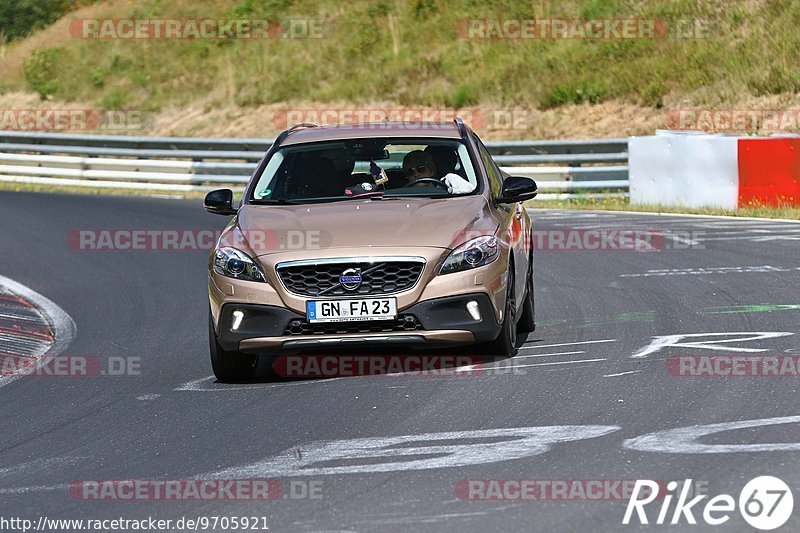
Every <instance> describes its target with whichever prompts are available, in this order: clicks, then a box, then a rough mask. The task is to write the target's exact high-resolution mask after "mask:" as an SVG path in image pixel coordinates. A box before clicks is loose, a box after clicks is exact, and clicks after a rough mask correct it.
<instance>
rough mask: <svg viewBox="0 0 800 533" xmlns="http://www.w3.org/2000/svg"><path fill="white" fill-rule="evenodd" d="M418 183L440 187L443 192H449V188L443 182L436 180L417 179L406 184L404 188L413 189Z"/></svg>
mask: <svg viewBox="0 0 800 533" xmlns="http://www.w3.org/2000/svg"><path fill="white" fill-rule="evenodd" d="M418 183H424V184H426V185H435V186H437V187H441V188H442V189H444V190H449V189H450V186H449V185H447V184H446V183H444V182H443V181H439V180H437V179H436V178H419V179H416V180H414V181H411V182H409V183H406V187H413V186H414V185H416V184H418Z"/></svg>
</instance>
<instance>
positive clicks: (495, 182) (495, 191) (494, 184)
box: [472, 134, 503, 197]
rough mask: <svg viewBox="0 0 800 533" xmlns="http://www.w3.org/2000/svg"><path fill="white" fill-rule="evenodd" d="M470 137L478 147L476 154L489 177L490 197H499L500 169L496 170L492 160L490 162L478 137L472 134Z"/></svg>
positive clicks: (487, 151)
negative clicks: (478, 155)
mask: <svg viewBox="0 0 800 533" xmlns="http://www.w3.org/2000/svg"><path fill="white" fill-rule="evenodd" d="M472 137H473V139H474V140H475V144H476V145H478V153H479V154H480V156H481V159H482V160H483V166H484V168H485V169H486V174H487V175H488V177H489V190H491V192H492V196H495V197H497V196H500V191H501V190H502V188H503V175H502V174H501V173H500V169H499V168H497V165H495V163H494V160H492V156H491V155H490V154H489V150H487V149H486V147H485V146H484V145H483V143H482V142H481V140H480V139H479V138H478V136H477V135H475V134H473V135H472Z"/></svg>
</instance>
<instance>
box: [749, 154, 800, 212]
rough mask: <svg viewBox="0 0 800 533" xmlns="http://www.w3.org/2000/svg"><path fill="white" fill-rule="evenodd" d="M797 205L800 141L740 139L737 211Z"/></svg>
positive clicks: (799, 188)
mask: <svg viewBox="0 0 800 533" xmlns="http://www.w3.org/2000/svg"><path fill="white" fill-rule="evenodd" d="M780 204H784V205H787V204H788V205H800V139H786V138H783V139H781V138H776V139H739V207H750V206H759V205H769V206H775V205H780Z"/></svg>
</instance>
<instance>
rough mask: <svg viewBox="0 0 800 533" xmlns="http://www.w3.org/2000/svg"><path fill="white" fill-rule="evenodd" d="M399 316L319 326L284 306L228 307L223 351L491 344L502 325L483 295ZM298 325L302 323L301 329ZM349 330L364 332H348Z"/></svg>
mask: <svg viewBox="0 0 800 533" xmlns="http://www.w3.org/2000/svg"><path fill="white" fill-rule="evenodd" d="M471 301H474V302H476V303H477V304H478V311H479V313H480V320H476V319H475V318H473V317H472V316H471V314H470V313H469V312H468V311H467V303H468V302H471ZM236 310H239V311H242V313H243V314H244V318H243V319H242V320H241V323H240V325H239V327H238V329H237V330H236V331H233V330H232V329H231V324H232V323H233V312H234V311H236ZM400 317H401V318H399V319H398V321H397V323H396V324H395V325H392V324H388V322H389V321H387V323H384V324H381V322H382V321H373V322H360V323H354V322H351V323H337V324H336V325H328V326H319V327H316V328H315V327H314V326H313V325H309V324H308V323H307V322H306V317H305V315H302V314H300V313H297V312H295V311H292V310H290V309H287V308H285V307H277V306H272V305H258V304H245V303H227V304H224V305H223V306H222V308H221V310H220V314H219V319H218V321H217V323H216V324H217V336H218V341H219V344H220V346H222V348H223V349H225V350H230V351H243V352H258V353H262V354H282V353H292V352H301V351H309V350H315V349H327V348H337V347H340V348H341V347H360V346H387V347H389V346H391V347H408V348H425V347H433V346H442V345H448V346H456V345H465V344H472V343H476V342H485V341H490V340H493V339H495V338H497V335H498V334H499V333H500V327H501V326H500V324H499V323H498V317H497V315H496V313H495V307H494V305H493V303H492V301H491V300H490V298H489V296H488V295H487V294H486V293H483V292H477V293H468V294H460V295H456V296H447V297H443V298H435V299H431V300H425V301H422V302H419V303H416V304H414V305H412V306H410V307H407V308H405V309H403V310H402V311H401V312H400ZM405 317H408V318H405ZM404 318H405V322H404V321H403V319H404ZM298 323H301V324H302V325H301V326H298V325H297V324H298ZM292 324H295V326H292ZM337 326H338V327H339V328H341V329H339V330H338V331H331V330H337ZM315 329H316V331H311V330H315ZM376 329H377V330H379V331H375V330H376ZM345 330H360V331H357V332H352V333H348V332H344V331H345ZM298 332H299V334H298Z"/></svg>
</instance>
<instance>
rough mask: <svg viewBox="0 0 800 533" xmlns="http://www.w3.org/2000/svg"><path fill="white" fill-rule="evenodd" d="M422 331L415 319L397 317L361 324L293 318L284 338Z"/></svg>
mask: <svg viewBox="0 0 800 533" xmlns="http://www.w3.org/2000/svg"><path fill="white" fill-rule="evenodd" d="M421 329H424V328H423V327H422V324H421V323H420V321H419V320H417V317H415V316H413V315H407V314H403V315H399V316H398V317H397V318H395V319H394V320H373V321H363V322H323V323H316V324H312V323H310V322H309V321H308V320H306V319H305V318H294V319H292V320H290V321H289V324H287V325H286V329H285V330H284V331H283V334H284V336H292V335H347V334H358V333H394V332H403V331H417V330H421Z"/></svg>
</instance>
